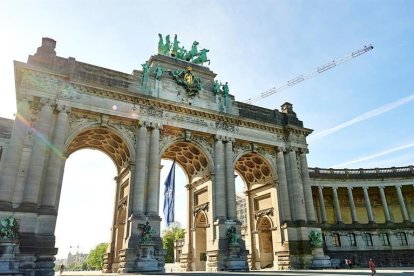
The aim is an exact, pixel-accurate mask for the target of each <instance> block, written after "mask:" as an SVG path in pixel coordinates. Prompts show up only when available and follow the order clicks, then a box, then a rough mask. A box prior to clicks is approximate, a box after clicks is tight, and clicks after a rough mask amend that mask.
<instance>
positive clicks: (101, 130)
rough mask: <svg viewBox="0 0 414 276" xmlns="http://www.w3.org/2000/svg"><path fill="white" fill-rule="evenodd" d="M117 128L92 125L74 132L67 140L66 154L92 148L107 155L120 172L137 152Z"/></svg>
mask: <svg viewBox="0 0 414 276" xmlns="http://www.w3.org/2000/svg"><path fill="white" fill-rule="evenodd" d="M126 136H127V135H125V134H124V133H122V132H120V131H119V130H118V129H116V128H112V127H109V126H101V125H97V124H95V125H90V126H88V127H82V128H79V129H77V130H76V131H74V132H73V133H72V134H71V135H70V136H69V137H68V139H67V140H66V143H65V144H66V153H67V154H68V155H70V154H71V153H73V152H75V151H77V150H80V149H85V148H92V149H97V150H100V151H102V152H104V153H106V154H107V155H108V156H109V157H110V158H111V160H112V161H113V162H114V164H115V166H116V168H117V170H118V172H120V171H121V170H122V168H125V167H127V166H128V165H129V163H130V161H131V160H134V159H135V150H134V146H133V144H131V141H130V140H129V139H128V138H127V137H126Z"/></svg>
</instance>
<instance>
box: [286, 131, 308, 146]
mask: <svg viewBox="0 0 414 276" xmlns="http://www.w3.org/2000/svg"><path fill="white" fill-rule="evenodd" d="M288 141H290V142H294V143H297V144H306V138H305V135H303V134H302V133H300V134H299V133H292V132H291V133H289V136H288Z"/></svg>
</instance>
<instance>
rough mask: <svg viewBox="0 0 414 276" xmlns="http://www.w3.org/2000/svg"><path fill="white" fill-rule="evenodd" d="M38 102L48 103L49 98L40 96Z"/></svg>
mask: <svg viewBox="0 0 414 276" xmlns="http://www.w3.org/2000/svg"><path fill="white" fill-rule="evenodd" d="M39 102H40V104H41V105H45V104H48V103H50V99H49V98H45V97H42V98H40V101H39Z"/></svg>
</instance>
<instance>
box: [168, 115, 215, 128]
mask: <svg viewBox="0 0 414 276" xmlns="http://www.w3.org/2000/svg"><path fill="white" fill-rule="evenodd" d="M171 119H172V120H175V121H179V122H184V123H189V124H195V125H200V126H204V127H208V126H209V124H208V123H207V122H206V121H205V120H203V119H198V118H193V117H188V116H182V115H178V114H176V115H173V116H172V117H171Z"/></svg>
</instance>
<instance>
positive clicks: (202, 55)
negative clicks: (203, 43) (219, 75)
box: [158, 34, 210, 65]
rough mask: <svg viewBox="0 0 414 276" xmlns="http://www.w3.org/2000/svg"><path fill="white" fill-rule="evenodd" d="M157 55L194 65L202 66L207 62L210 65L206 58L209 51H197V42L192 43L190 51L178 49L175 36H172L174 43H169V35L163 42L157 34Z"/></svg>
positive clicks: (182, 48) (160, 35) (178, 42)
mask: <svg viewBox="0 0 414 276" xmlns="http://www.w3.org/2000/svg"><path fill="white" fill-rule="evenodd" d="M158 37H159V40H158V53H159V54H163V55H170V56H172V57H175V58H177V59H181V60H186V61H190V62H192V63H195V64H201V65H202V64H203V63H204V62H208V64H209V65H210V60H209V59H208V58H207V53H208V52H209V50H207V49H202V50H200V51H198V49H197V46H198V44H199V43H198V42H197V41H194V42H193V44H192V46H191V49H190V50H189V51H187V50H186V49H185V48H184V47H180V46H179V44H180V41H178V39H177V35H175V36H174V41H173V42H172V43H171V41H170V35H167V36H166V37H165V42H164V39H163V37H162V34H158Z"/></svg>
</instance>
